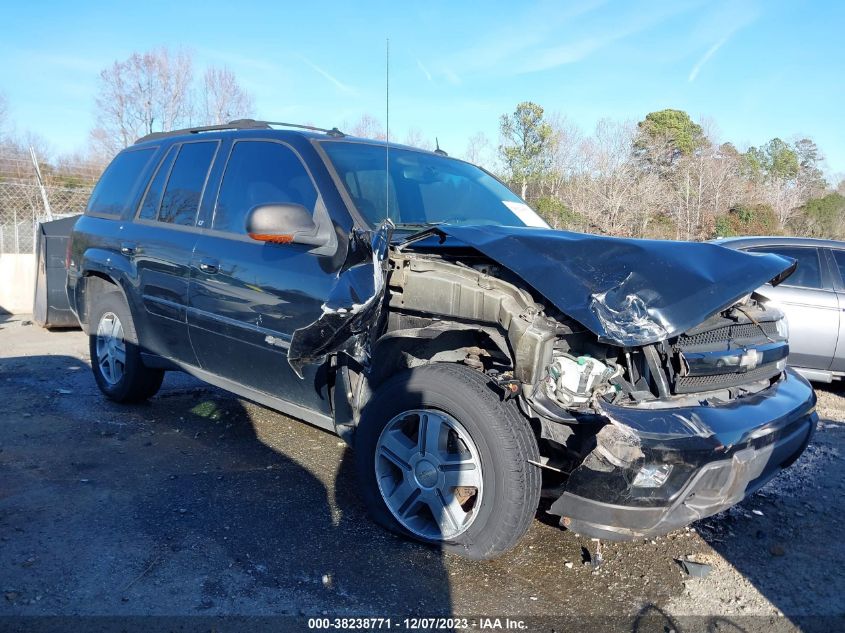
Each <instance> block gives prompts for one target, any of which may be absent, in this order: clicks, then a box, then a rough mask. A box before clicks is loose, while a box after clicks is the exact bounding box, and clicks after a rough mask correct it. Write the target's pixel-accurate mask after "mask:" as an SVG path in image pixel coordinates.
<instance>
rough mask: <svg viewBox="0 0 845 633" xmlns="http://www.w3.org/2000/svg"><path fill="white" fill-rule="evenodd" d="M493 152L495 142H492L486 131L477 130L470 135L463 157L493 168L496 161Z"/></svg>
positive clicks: (487, 167)
mask: <svg viewBox="0 0 845 633" xmlns="http://www.w3.org/2000/svg"><path fill="white" fill-rule="evenodd" d="M493 154H494V149H493V143H491V142H490V139H489V138H488V137H487V135H486V134H484V132H476V133H475V134H473V135H472V136H470V137H469V140H468V141H467V147H466V150H464V155H463V158H464V160H465V161H467V162H469V163H473V164H474V165H480V166H481V167H484V168H485V169H488V170H492V169H494V163H495V158H494V155H493Z"/></svg>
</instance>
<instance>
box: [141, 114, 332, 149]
mask: <svg viewBox="0 0 845 633" xmlns="http://www.w3.org/2000/svg"><path fill="white" fill-rule="evenodd" d="M274 126H275V127H290V128H296V129H299V130H312V131H314V132H324V133H325V134H327V135H328V136H334V137H343V136H346V135H345V134H344V133H343V132H341V131H340V130H338V129H337V128H336V127H333V128H332V129H330V130H327V129H325V128H321V127H314V126H313V125H300V124H298V123H281V122H277V121H256V120H255V119H235V120H234V121H229V122H228V123H223V124H221V125H204V126H201V127H188V128H184V129H181V130H171V131H169V132H153V133H151V134H147V135H146V136H142V137H141V138H139V139H138V140H137V141H135V143H143V142H145V141H152V140H155V139H160V138H167V137H170V136H181V135H184V134H200V133H202V132H218V131H221V130H269V129H272V128H273V127H274Z"/></svg>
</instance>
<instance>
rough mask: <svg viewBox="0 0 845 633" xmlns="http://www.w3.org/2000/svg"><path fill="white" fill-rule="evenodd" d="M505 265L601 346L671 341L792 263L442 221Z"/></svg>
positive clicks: (693, 245)
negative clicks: (584, 329)
mask: <svg viewBox="0 0 845 633" xmlns="http://www.w3.org/2000/svg"><path fill="white" fill-rule="evenodd" d="M432 232H436V233H441V234H443V235H446V236H449V237H452V238H454V239H456V240H459V241H460V242H463V243H464V244H466V245H468V246H471V247H473V248H475V249H476V250H478V251H480V252H481V253H483V254H484V255H486V256H487V257H489V258H490V259H493V260H495V261H496V262H498V263H499V264H501V265H502V266H504V267H506V268H508V269H510V270H511V271H513V272H514V273H515V274H517V275H518V276H519V277H521V278H522V279H523V280H524V281H525V282H526V283H527V284H529V285H530V286H532V287H533V288H534V289H535V290H536V291H537V292H539V293H540V294H542V295H543V296H545V297H546V299H548V300H549V301H550V302H551V303H553V304H554V305H555V307H557V308H558V309H559V310H560V311H561V312H563V313H564V314H566V315H568V316H570V317H572V318H573V319H575V320H576V321H578V322H580V323H581V324H582V325H584V326H585V327H587V328H588V329H589V330H591V331H592V332H594V333H595V334H596V335H597V336H598V337H599V339H600V340H602V341H604V342H607V343H613V344H616V345H621V346H624V347H632V346H639V345H647V344H649V343H654V342H657V341H661V340H663V339H666V338H672V337H674V336H677V335H679V334H681V333H683V332H684V331H686V330H688V329H690V328H692V327H694V326H696V325H698V324H700V323H701V322H702V321H704V320H705V319H707V318H708V317H710V316H712V315H713V314H716V313H717V312H720V311H721V310H724V309H725V308H728V307H730V306H731V305H732V304H734V303H736V302H737V301H738V300H739V299H740V298H742V297H743V296H744V295H747V294H748V293H750V292H752V291H753V290H755V289H756V288H758V287H759V286H762V285H763V284H765V283H767V282H770V281H771V282H773V283H779V282H780V281H782V280H783V279H785V278H786V277H787V276H789V275H790V274H792V272H793V271H794V270H795V265H796V264H795V262H794V261H792V260H790V259H787V258H784V257H780V256H777V255H768V254H766V255H764V254H749V253H743V252H741V251H734V250H731V249H728V248H725V247H723V246H719V245H717V244H709V243H704V242H674V241H664V240H639V239H625V238H617V237H606V236H601V235H588V234H584V233H572V232H569V231H555V230H551V229H541V228H530V227H524V228H523V227H505V226H451V225H438V226H437V227H435V228H434V229H433V230H432Z"/></svg>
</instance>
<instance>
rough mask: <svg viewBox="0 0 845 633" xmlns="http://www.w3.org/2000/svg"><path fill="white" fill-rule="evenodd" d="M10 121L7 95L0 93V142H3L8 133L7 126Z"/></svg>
mask: <svg viewBox="0 0 845 633" xmlns="http://www.w3.org/2000/svg"><path fill="white" fill-rule="evenodd" d="M8 120H9V102H8V101H7V100H6V95H4V94H3V93H2V92H0V141H2V140H3V137H4V136H5V132H6V124H7V122H8Z"/></svg>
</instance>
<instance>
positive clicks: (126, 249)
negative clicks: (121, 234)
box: [120, 242, 138, 257]
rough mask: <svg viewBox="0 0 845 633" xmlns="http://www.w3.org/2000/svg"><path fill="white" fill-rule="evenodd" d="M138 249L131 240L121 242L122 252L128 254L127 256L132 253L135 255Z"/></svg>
mask: <svg viewBox="0 0 845 633" xmlns="http://www.w3.org/2000/svg"><path fill="white" fill-rule="evenodd" d="M137 250H138V247H137V246H136V245H135V244H133V243H131V242H121V244H120V252H121V254H123V255H126V256H127V257H131V256H132V255H134V254H135V253H136V251H137Z"/></svg>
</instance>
